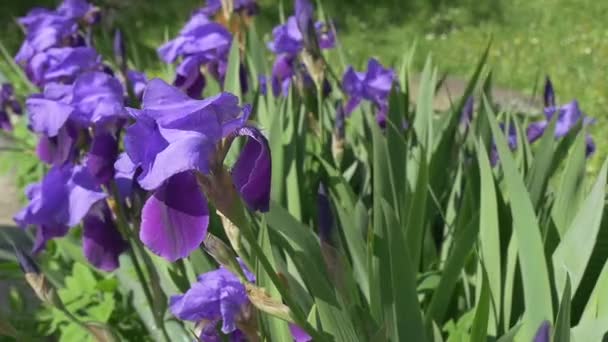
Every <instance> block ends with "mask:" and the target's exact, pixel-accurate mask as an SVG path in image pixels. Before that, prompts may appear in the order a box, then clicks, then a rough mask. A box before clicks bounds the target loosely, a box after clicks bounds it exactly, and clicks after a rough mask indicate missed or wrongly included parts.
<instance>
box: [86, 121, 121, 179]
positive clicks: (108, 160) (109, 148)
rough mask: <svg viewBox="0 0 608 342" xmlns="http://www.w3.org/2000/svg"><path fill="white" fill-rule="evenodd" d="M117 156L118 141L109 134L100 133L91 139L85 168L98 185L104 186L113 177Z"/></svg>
mask: <svg viewBox="0 0 608 342" xmlns="http://www.w3.org/2000/svg"><path fill="white" fill-rule="evenodd" d="M117 155H118V141H117V140H116V138H115V137H114V136H113V135H112V134H111V133H109V132H102V133H99V134H97V135H96V136H95V137H94V138H93V142H92V144H91V149H90V150H89V153H88V154H87V160H86V166H87V168H88V169H89V172H90V173H91V175H92V176H93V177H94V178H95V180H96V181H97V182H98V183H99V184H106V183H107V182H108V181H110V180H111V179H112V178H113V177H114V162H115V161H116V158H117Z"/></svg>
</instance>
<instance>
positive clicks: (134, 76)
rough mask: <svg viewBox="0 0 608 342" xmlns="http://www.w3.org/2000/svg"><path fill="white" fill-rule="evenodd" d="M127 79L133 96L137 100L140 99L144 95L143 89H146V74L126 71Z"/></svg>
mask: <svg viewBox="0 0 608 342" xmlns="http://www.w3.org/2000/svg"><path fill="white" fill-rule="evenodd" d="M127 78H128V80H129V86H130V87H131V89H132V90H133V95H135V97H137V98H138V99H141V97H142V95H143V94H144V89H146V83H148V79H147V78H146V74H144V73H143V72H139V71H135V70H128V71H127Z"/></svg>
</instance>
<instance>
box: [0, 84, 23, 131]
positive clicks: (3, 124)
mask: <svg viewBox="0 0 608 342" xmlns="http://www.w3.org/2000/svg"><path fill="white" fill-rule="evenodd" d="M9 113H13V114H21V113H22V111H21V104H20V103H19V101H17V99H16V98H15V94H14V92H13V86H12V85H11V84H10V83H3V84H2V85H1V86H0V129H3V130H5V131H12V130H13V125H12V124H11V120H10V118H9Z"/></svg>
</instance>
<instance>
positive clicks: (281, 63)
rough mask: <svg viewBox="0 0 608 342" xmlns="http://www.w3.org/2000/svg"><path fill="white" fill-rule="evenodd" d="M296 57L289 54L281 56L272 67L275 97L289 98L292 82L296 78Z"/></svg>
mask: <svg viewBox="0 0 608 342" xmlns="http://www.w3.org/2000/svg"><path fill="white" fill-rule="evenodd" d="M296 62H297V61H296V57H295V56H294V55H289V54H280V55H278V56H277V58H276V59H275V61H274V64H273V66H272V81H271V82H272V83H271V84H272V93H273V94H274V96H279V94H281V95H283V96H287V95H288V94H289V88H290V87H291V82H292V80H293V77H294V76H295V74H296V73H295V66H294V63H296Z"/></svg>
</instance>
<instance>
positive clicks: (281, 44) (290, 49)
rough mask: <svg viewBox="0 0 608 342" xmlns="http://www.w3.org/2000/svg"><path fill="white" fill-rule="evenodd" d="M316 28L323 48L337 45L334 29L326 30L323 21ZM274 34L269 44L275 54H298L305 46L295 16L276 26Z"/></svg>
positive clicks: (318, 39)
mask: <svg viewBox="0 0 608 342" xmlns="http://www.w3.org/2000/svg"><path fill="white" fill-rule="evenodd" d="M314 28H315V32H316V34H317V37H316V39H317V41H318V42H319V46H320V47H321V48H323V49H331V48H333V47H334V46H335V35H334V33H333V31H332V30H326V26H325V24H323V23H321V22H318V23H316V24H315V25H314ZM272 36H273V41H272V42H270V43H269V44H268V48H269V49H270V50H271V51H272V52H274V53H275V54H282V53H287V54H290V55H296V54H298V53H299V52H300V51H301V50H302V49H303V48H304V44H305V41H304V36H303V35H302V32H301V31H300V28H299V27H298V20H297V19H296V17H294V16H291V17H289V18H287V22H286V23H285V24H282V25H279V26H277V27H275V28H274V29H273V30H272Z"/></svg>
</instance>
